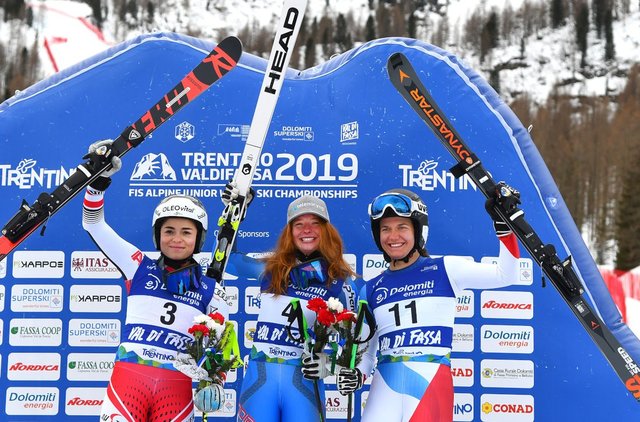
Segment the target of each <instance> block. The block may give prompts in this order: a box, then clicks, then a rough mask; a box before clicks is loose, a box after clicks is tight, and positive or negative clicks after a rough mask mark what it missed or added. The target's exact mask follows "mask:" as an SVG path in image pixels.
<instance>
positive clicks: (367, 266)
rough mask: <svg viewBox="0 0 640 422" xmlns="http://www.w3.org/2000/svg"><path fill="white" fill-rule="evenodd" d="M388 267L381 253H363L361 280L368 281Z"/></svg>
mask: <svg viewBox="0 0 640 422" xmlns="http://www.w3.org/2000/svg"><path fill="white" fill-rule="evenodd" d="M387 268H389V263H388V262H387V261H385V260H384V257H383V255H382V254H364V256H363V257H362V280H363V281H369V280H371V279H372V278H374V277H377V276H379V275H380V273H382V272H383V271H384V270H386V269H387Z"/></svg>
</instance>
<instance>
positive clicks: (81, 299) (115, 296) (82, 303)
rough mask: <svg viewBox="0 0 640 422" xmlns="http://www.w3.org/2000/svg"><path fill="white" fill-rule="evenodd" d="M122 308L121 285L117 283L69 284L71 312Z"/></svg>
mask: <svg viewBox="0 0 640 422" xmlns="http://www.w3.org/2000/svg"><path fill="white" fill-rule="evenodd" d="M121 309H122V287H121V286H118V285H82V284H75V285H73V286H71V289H70V292H69V310H71V312H109V313H114V312H120V310H121Z"/></svg>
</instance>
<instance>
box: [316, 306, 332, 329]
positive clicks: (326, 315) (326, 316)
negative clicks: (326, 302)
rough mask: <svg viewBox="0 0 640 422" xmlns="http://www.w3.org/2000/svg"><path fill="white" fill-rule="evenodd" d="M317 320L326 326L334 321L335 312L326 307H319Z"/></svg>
mask: <svg viewBox="0 0 640 422" xmlns="http://www.w3.org/2000/svg"><path fill="white" fill-rule="evenodd" d="M317 319H318V322H319V323H320V324H322V325H324V326H326V327H329V326H330V325H331V324H334V323H335V322H336V314H334V313H333V312H331V311H329V310H328V309H320V310H319V311H318V318H317Z"/></svg>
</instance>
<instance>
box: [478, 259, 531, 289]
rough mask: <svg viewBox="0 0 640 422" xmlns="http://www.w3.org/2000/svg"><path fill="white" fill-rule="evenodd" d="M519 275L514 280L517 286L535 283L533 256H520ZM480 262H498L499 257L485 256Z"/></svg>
mask: <svg viewBox="0 0 640 422" xmlns="http://www.w3.org/2000/svg"><path fill="white" fill-rule="evenodd" d="M518 261H519V264H518V265H519V266H520V271H519V276H518V279H517V280H514V281H513V283H512V284H513V285H515V286H531V285H532V284H533V261H532V260H531V258H520V259H519V260H518ZM480 262H483V263H487V264H496V263H497V262H498V258H497V257H492V256H485V257H483V258H482V259H481V260H480Z"/></svg>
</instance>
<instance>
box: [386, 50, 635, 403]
mask: <svg viewBox="0 0 640 422" xmlns="http://www.w3.org/2000/svg"><path fill="white" fill-rule="evenodd" d="M387 72H388V74H389V78H390V80H391V82H392V84H393V86H394V87H395V88H396V89H397V90H398V92H399V93H400V94H401V95H402V97H403V98H404V99H405V101H406V102H407V103H408V104H409V105H410V106H411V108H412V109H413V110H414V111H415V112H416V113H417V114H418V116H419V117H420V118H421V119H422V120H423V121H424V122H425V123H426V124H427V126H429V128H430V129H431V130H432V131H433V133H434V134H435V135H436V137H437V138H438V140H439V141H440V142H441V143H442V144H443V145H444V147H445V148H446V149H447V150H448V151H449V153H450V154H451V155H452V156H453V157H454V158H455V159H456V161H457V164H456V165H455V166H454V167H453V168H452V169H451V173H452V174H453V175H454V176H455V177H460V176H462V175H465V174H466V175H468V176H469V177H470V178H471V180H473V182H474V183H475V184H476V185H477V186H478V188H479V190H480V191H481V192H482V193H483V194H484V195H485V196H486V197H487V198H492V197H494V196H495V195H496V189H497V188H498V184H497V183H496V182H495V181H494V180H493V178H492V177H491V174H490V173H489V172H488V171H487V170H486V169H485V168H484V167H483V166H482V163H481V162H480V160H479V159H478V157H477V156H476V155H475V154H474V153H473V152H472V151H471V150H470V149H469V147H468V146H467V145H466V144H465V142H464V141H463V140H462V138H461V137H460V135H459V134H458V133H457V132H456V130H455V128H454V127H453V125H452V124H451V122H450V121H449V119H447V117H446V115H445V114H444V113H443V112H442V111H441V110H440V108H439V107H438V105H437V104H436V102H435V100H434V99H433V97H432V96H431V94H430V93H429V91H428V90H427V89H426V88H425V87H424V85H423V84H422V82H421V81H420V79H419V78H418V75H417V73H416V72H415V70H414V69H413V66H412V65H411V63H410V62H409V60H407V58H406V57H405V56H404V55H403V54H401V53H395V54H393V55H392V56H391V57H390V58H389V60H388V62H387ZM494 210H495V211H496V212H497V213H498V214H499V215H500V216H501V217H502V218H503V220H504V221H505V222H506V223H507V225H508V226H509V228H510V229H511V230H512V231H513V232H514V234H515V235H516V236H517V237H518V240H519V241H520V242H521V243H522V245H523V246H524V247H525V248H526V249H527V251H528V252H529V254H530V255H531V257H532V258H533V259H534V260H535V261H536V262H537V263H538V265H540V267H541V268H542V270H543V271H544V273H545V274H546V275H547V276H548V277H549V279H550V280H551V282H552V283H553V285H554V287H556V289H557V290H558V292H560V295H561V296H562V298H563V299H564V300H565V302H566V303H567V305H568V306H569V308H570V309H571V311H572V312H573V313H574V315H575V316H576V318H577V319H578V320H579V321H580V323H581V324H582V326H583V327H584V329H585V331H586V332H587V333H588V334H589V336H590V337H591V339H592V340H593V341H594V342H595V343H596V345H597V346H598V348H599V349H600V351H601V352H602V354H603V355H604V356H605V358H606V359H607V360H608V361H609V363H610V364H611V366H612V367H613V369H614V371H615V372H616V374H617V375H618V377H619V378H620V380H622V382H623V383H624V384H625V386H626V388H627V390H628V391H629V392H630V393H631V394H632V395H633V397H634V398H635V399H637V400H638V401H640V375H639V373H640V369H639V367H638V365H637V363H636V362H634V360H633V358H632V357H631V356H630V355H629V354H628V353H627V351H626V350H625V349H624V348H623V347H622V345H621V344H620V342H619V340H618V339H617V338H616V337H615V336H614V335H613V333H612V332H611V330H609V328H608V327H607V326H606V324H605V323H604V322H603V321H602V320H601V319H600V317H599V316H598V315H597V314H596V313H595V312H594V310H593V309H592V308H591V306H590V305H589V304H588V303H587V301H586V300H584V298H583V296H582V294H583V292H584V288H583V285H582V281H581V280H580V279H579V277H578V275H577V274H576V271H575V270H574V268H573V264H572V261H571V257H568V258H567V259H565V260H564V261H561V260H560V258H559V257H558V255H557V254H556V249H555V247H554V246H553V245H552V244H544V243H543V242H542V241H541V240H540V238H539V237H538V234H537V233H536V232H535V230H534V229H533V228H532V227H531V226H530V225H529V223H528V222H527V221H526V220H525V218H524V211H523V210H521V209H520V208H518V207H517V204H513V203H512V204H509V206H504V205H501V204H497V205H496V206H495V207H494Z"/></svg>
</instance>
